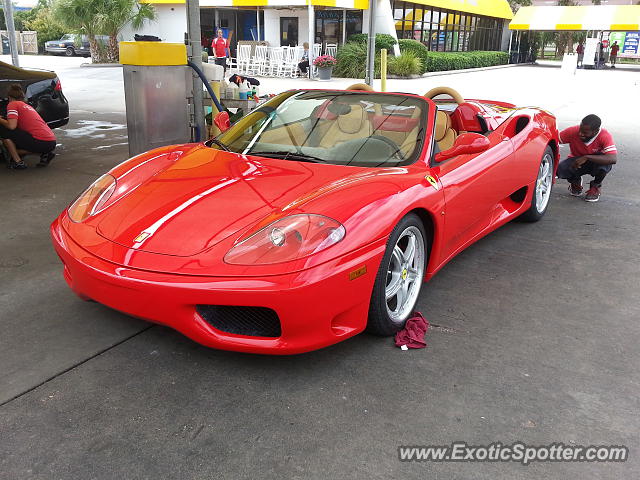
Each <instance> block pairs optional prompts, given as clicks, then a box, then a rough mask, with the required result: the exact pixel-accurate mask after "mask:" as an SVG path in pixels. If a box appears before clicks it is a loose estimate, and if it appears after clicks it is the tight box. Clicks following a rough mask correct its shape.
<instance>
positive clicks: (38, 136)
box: [0, 83, 56, 169]
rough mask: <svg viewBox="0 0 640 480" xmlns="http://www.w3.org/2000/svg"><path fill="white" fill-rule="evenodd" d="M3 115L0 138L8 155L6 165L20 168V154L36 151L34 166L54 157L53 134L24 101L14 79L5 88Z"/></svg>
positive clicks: (0, 121) (22, 163)
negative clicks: (5, 100) (5, 108)
mask: <svg viewBox="0 0 640 480" xmlns="http://www.w3.org/2000/svg"><path fill="white" fill-rule="evenodd" d="M7 96H8V97H9V104H8V105H7V118H6V120H5V119H4V118H0V138H2V142H3V143H4V146H5V147H6V148H7V150H8V151H9V154H10V155H11V161H10V162H9V167H10V168H16V169H23V168H27V165H26V164H25V163H24V161H23V160H22V156H24V155H28V154H30V153H35V154H38V153H39V154H40V163H38V165H37V166H38V167H46V166H47V165H49V162H51V160H52V159H53V157H55V153H53V151H54V150H55V148H56V136H55V135H54V134H53V132H52V131H51V129H50V128H49V126H48V125H47V124H46V123H45V121H44V120H43V119H42V117H41V116H40V114H39V113H38V112H36V111H35V110H34V108H33V107H32V106H31V105H29V104H28V103H25V102H24V92H23V91H22V87H21V86H20V85H18V84H17V83H14V84H12V85H11V86H10V87H9V91H8V92H7Z"/></svg>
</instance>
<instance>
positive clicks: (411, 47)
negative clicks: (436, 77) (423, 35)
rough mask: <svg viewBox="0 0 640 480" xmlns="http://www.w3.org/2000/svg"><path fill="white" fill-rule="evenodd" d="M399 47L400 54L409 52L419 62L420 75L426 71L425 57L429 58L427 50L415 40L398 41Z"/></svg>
mask: <svg viewBox="0 0 640 480" xmlns="http://www.w3.org/2000/svg"><path fill="white" fill-rule="evenodd" d="M398 45H399V46H400V53H404V52H410V53H413V54H414V55H415V56H416V57H418V59H419V60H420V71H419V72H418V73H420V74H422V73H425V72H426V71H427V57H428V56H429V49H428V48H427V47H426V46H425V45H423V44H422V43H420V42H419V41H417V40H411V39H408V38H405V39H402V40H398Z"/></svg>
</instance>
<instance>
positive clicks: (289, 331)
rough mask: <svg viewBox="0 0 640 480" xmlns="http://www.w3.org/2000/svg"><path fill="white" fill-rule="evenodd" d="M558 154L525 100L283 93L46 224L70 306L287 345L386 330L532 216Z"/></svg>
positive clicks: (550, 124) (238, 340) (204, 339)
mask: <svg viewBox="0 0 640 480" xmlns="http://www.w3.org/2000/svg"><path fill="white" fill-rule="evenodd" d="M436 97H437V98H436ZM434 98H435V101H434ZM557 164H558V131H557V129H556V122H555V118H554V117H553V116H552V115H551V114H549V113H547V112H545V111H543V110H540V109H537V108H516V107H515V106H514V105H511V104H508V103H504V102H496V101H486V100H465V99H463V98H462V97H461V96H460V94H458V93H457V92H456V91H454V90H452V89H449V88H445V87H441V88H436V89H433V90H432V91H430V92H428V93H427V94H425V95H424V96H419V95H410V94H404V93H379V92H373V91H367V87H366V86H363V85H355V86H353V87H352V88H351V89H349V90H340V91H335V90H292V91H288V92H285V93H282V94H280V95H278V96H276V97H274V98H273V99H271V100H270V101H268V102H266V103H265V104H264V105H262V106H261V107H259V108H258V109H256V110H255V111H253V112H252V113H250V114H248V115H246V116H245V117H243V118H242V119H241V120H240V121H239V122H238V123H236V124H235V125H233V126H231V127H230V128H228V129H227V130H225V131H223V133H221V134H220V135H218V136H217V137H215V138H213V139H211V140H209V141H207V142H205V143H198V144H187V145H172V146H168V147H164V148H160V149H156V150H153V151H150V152H147V153H144V154H142V155H138V156H136V157H134V158H131V159H129V160H127V161H126V162H124V163H121V164H120V165H118V166H116V167H115V168H113V169H112V170H111V171H110V172H109V173H107V174H105V175H103V176H102V177H100V178H99V179H98V180H96V181H95V182H94V183H93V184H92V185H91V186H90V187H89V188H88V189H87V190H86V191H85V192H84V193H82V194H81V195H80V196H79V197H78V199H76V200H75V201H74V202H73V203H72V204H71V205H70V206H69V208H68V209H66V210H65V211H64V212H63V213H62V214H61V215H60V216H59V217H58V218H57V219H56V220H55V221H54V222H53V224H52V225H51V233H52V236H53V243H54V246H55V249H56V251H57V252H58V255H59V256H60V258H61V259H62V262H63V263H64V277H65V279H66V281H67V282H68V284H69V285H70V287H71V288H72V289H73V290H74V291H75V292H76V293H77V294H78V295H79V296H80V297H81V298H83V299H91V300H95V301H97V302H100V303H102V304H104V305H107V306H109V307H111V308H114V309H117V310H120V311H122V312H125V313H126V314H129V315H132V316H135V317H139V318H143V319H146V320H149V321H152V322H156V323H160V324H163V325H168V326H170V327H172V328H174V329H176V330H178V331H180V332H182V333H183V334H184V335H187V336H188V337H190V338H192V339H193V340H195V341H197V342H199V343H201V344H203V345H206V346H209V347H215V348H220V349H227V350H237V351H243V352H254V353H272V354H293V353H301V352H306V351H309V350H313V349H317V348H321V347H325V346H327V345H331V344H334V343H336V342H339V341H342V340H344V339H346V338H348V337H351V336H353V335H355V334H357V333H359V332H362V331H363V330H365V329H366V330H368V331H370V332H373V333H375V334H379V335H392V334H394V333H395V332H397V331H398V330H399V329H401V328H402V327H403V325H404V323H405V321H406V319H407V318H408V317H409V316H410V314H411V313H412V311H413V309H414V307H415V305H416V302H417V299H418V295H419V293H420V288H421V286H422V284H423V282H424V281H427V280H429V279H430V278H431V277H432V276H433V275H434V274H435V273H436V272H437V271H438V270H439V269H440V268H442V266H443V265H444V264H445V263H447V262H448V261H449V260H450V259H451V258H453V257H454V256H455V255H456V254H457V253H458V252H460V251H461V250H463V249H464V248H466V247H467V246H469V245H470V244H472V243H473V242H475V241H476V240H478V239H479V238H481V237H482V236H484V235H486V234H487V233H489V232H491V231H492V230H494V229H496V228H497V227H499V226H500V225H502V224H504V223H506V222H508V221H510V220H512V219H514V218H517V217H520V218H522V219H524V220H527V221H536V220H538V219H540V218H541V217H542V215H544V213H545V210H546V209H547V205H548V203H549V197H550V194H551V185H552V183H553V179H554V178H555V177H554V172H555V168H556V166H557Z"/></svg>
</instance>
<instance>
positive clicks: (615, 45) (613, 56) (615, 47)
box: [609, 42, 620, 68]
mask: <svg viewBox="0 0 640 480" xmlns="http://www.w3.org/2000/svg"><path fill="white" fill-rule="evenodd" d="M619 50H620V45H618V42H613V45H611V52H609V60H611V68H616V60H617V59H618V51H619Z"/></svg>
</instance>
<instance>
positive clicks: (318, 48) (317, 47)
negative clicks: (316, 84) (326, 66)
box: [309, 43, 322, 78]
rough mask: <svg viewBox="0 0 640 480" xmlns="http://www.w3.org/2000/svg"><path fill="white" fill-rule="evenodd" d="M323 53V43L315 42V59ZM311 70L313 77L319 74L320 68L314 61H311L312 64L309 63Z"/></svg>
mask: <svg viewBox="0 0 640 480" xmlns="http://www.w3.org/2000/svg"><path fill="white" fill-rule="evenodd" d="M321 54H322V44H321V43H314V44H313V59H314V60H315V59H316V58H318V57H319V56H320V55H321ZM309 71H310V72H311V78H313V77H315V76H317V75H318V69H317V68H316V66H315V65H314V64H313V62H310V64H309Z"/></svg>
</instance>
